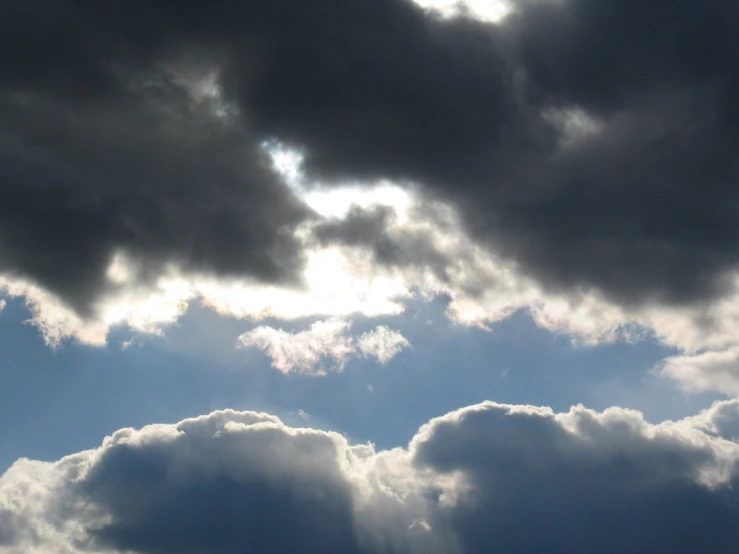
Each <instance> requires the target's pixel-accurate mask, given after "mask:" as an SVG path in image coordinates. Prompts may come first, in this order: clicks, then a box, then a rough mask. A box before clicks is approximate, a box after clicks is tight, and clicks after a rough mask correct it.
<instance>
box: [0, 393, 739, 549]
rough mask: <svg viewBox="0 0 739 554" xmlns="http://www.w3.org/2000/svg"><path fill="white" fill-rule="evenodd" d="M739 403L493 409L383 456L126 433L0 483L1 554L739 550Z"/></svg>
mask: <svg viewBox="0 0 739 554" xmlns="http://www.w3.org/2000/svg"><path fill="white" fill-rule="evenodd" d="M736 403H737V401H728V402H723V403H718V404H716V405H715V406H714V407H712V408H711V409H709V410H707V411H705V412H703V413H701V414H699V415H698V416H696V417H694V418H689V419H687V420H684V421H681V422H676V423H672V422H668V423H665V424H662V425H660V426H650V425H648V424H647V423H646V422H645V421H644V419H643V418H642V416H641V414H638V413H636V412H629V411H628V410H623V409H621V408H611V409H610V410H608V411H606V412H604V413H600V414H599V413H596V412H592V411H588V410H586V409H584V408H582V407H576V408H573V409H572V410H571V411H570V412H569V413H565V414H553V413H552V412H551V411H550V410H547V409H542V408H536V407H532V406H505V405H498V404H494V403H490V402H487V403H483V404H480V405H477V406H470V407H468V408H464V409H462V410H459V411H457V412H453V413H451V414H447V415H445V416H443V417H440V418H437V419H434V420H432V421H431V422H429V423H428V424H427V425H425V426H423V427H422V428H421V429H420V430H419V432H418V434H417V435H416V437H415V438H414V439H413V441H412V442H411V444H410V447H409V449H408V450H402V449H396V450H393V451H386V452H380V453H375V452H374V451H373V450H372V449H371V448H370V447H368V446H359V447H352V446H349V445H348V444H347V442H346V440H345V439H343V437H341V436H339V435H336V434H332V433H325V432H323V431H318V430H313V429H291V428H289V427H286V426H284V425H283V424H281V423H280V422H279V420H277V419H276V418H274V417H271V416H268V415H266V414H256V413H250V412H233V411H224V412H214V413H212V414H210V415H208V416H202V417H200V418H196V419H191V420H185V421H182V422H180V423H178V424H177V425H159V426H151V427H146V428H144V429H142V430H140V431H134V430H131V429H124V430H121V431H118V432H116V433H114V434H113V436H112V437H109V438H107V439H106V440H105V441H104V443H103V446H102V447H101V448H100V449H97V450H93V451H88V452H82V453H79V454H75V455H73V456H70V457H67V458H64V459H62V460H60V461H59V462H55V463H53V464H43V463H40V462H30V461H28V460H20V461H18V462H17V463H16V464H15V465H14V466H13V467H11V468H10V469H9V470H8V471H7V472H6V473H5V474H4V475H3V476H1V477H0V532H1V534H0V552H3V553H5V552H33V551H38V552H69V553H73V552H74V553H76V552H84V551H95V552H122V551H123V552H132V553H136V554H155V553H156V554H168V553H178V554H180V553H182V554H185V553H188V554H189V553H193V554H195V553H199V554H201V553H209V554H210V553H213V554H215V553H230V552H239V553H242V552H322V553H323V552H346V553H378V554H379V553H380V552H394V553H396V554H404V553H408V554H428V553H436V554H451V553H454V552H458V553H463V554H483V553H508V552H531V553H542V554H545V553H552V552H572V553H574V554H578V553H583V554H585V553H588V554H590V553H592V552H609V553H620V552H623V553H627V552H628V553H634V554H641V553H644V554H654V553H682V552H685V553H691V554H693V553H696V552H701V553H706V554H714V553H729V552H734V551H735V550H736V541H737V539H739V526H738V525H737V523H738V522H739V498H738V497H737V485H739V483H738V482H737V469H738V468H737V461H738V460H739V444H737V443H736V442H732V441H729V440H726V439H723V438H720V436H719V435H720V434H721V433H716V432H715V429H718V428H719V427H722V426H723V428H725V426H726V425H727V424H729V425H734V426H735V424H736V422H735V421H734V420H735V416H736V413H737V410H736ZM34 549H36V550H34Z"/></svg>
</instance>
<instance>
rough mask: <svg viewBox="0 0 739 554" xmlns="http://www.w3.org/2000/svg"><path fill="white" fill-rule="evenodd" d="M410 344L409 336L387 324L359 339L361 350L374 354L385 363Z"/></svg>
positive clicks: (366, 353) (364, 352)
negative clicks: (406, 336)
mask: <svg viewBox="0 0 739 554" xmlns="http://www.w3.org/2000/svg"><path fill="white" fill-rule="evenodd" d="M410 345H411V343H410V341H409V340H408V339H407V338H405V337H404V336H403V335H401V334H400V333H399V332H398V331H393V330H392V329H390V328H389V327H388V326H387V325H380V326H378V327H377V328H375V329H374V330H373V331H369V332H367V333H364V334H363V335H362V336H361V337H359V339H358V341H357V346H358V347H359V350H361V352H362V353H363V354H364V355H365V356H373V357H375V358H377V359H378V360H379V361H380V363H383V364H386V363H388V362H389V361H390V360H392V359H393V358H394V357H395V356H397V355H398V354H400V352H402V351H403V349H404V348H409V347H410Z"/></svg>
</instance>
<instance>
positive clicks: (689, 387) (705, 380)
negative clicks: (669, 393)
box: [658, 347, 739, 396]
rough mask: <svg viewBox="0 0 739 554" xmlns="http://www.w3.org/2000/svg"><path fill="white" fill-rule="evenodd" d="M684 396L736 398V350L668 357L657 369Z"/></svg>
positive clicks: (738, 357) (738, 382) (738, 371)
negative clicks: (702, 394) (709, 394)
mask: <svg viewBox="0 0 739 554" xmlns="http://www.w3.org/2000/svg"><path fill="white" fill-rule="evenodd" d="M658 371H659V373H660V374H661V375H663V376H664V377H668V378H670V379H674V380H675V381H677V382H678V384H679V385H680V386H681V387H682V388H683V390H685V391H686V392H718V393H722V394H726V395H731V396H737V395H739V347H733V348H729V349H726V350H719V351H708V352H703V353H700V354H696V355H680V356H671V357H669V358H667V359H666V360H664V361H663V362H662V363H661V364H660V366H659V369H658Z"/></svg>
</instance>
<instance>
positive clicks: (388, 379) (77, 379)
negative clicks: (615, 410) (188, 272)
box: [0, 300, 715, 468]
mask: <svg viewBox="0 0 739 554" xmlns="http://www.w3.org/2000/svg"><path fill="white" fill-rule="evenodd" d="M445 309H446V303H445V302H444V301H441V300H437V301H434V302H431V303H427V302H423V301H415V302H411V303H409V306H408V309H407V310H406V312H405V313H404V314H403V315H401V316H395V317H384V318H361V317H359V318H355V319H353V331H354V332H355V333H356V334H358V335H361V334H362V333H364V332H367V331H369V330H371V329H373V328H375V327H376V326H377V325H388V326H389V327H390V328H392V329H396V330H398V331H399V332H401V333H402V334H403V336H405V337H407V338H408V340H409V341H410V342H411V343H412V344H413V347H412V350H410V351H407V352H403V353H401V354H399V355H398V356H397V357H396V358H394V359H393V360H390V361H389V362H388V364H387V365H385V366H381V365H379V364H377V363H376V362H375V361H372V360H370V359H363V358H358V359H355V360H352V361H351V362H350V363H348V364H347V366H346V368H345V369H344V371H343V372H340V373H332V374H329V375H327V376H325V377H320V378H316V377H310V376H299V375H282V374H280V373H279V372H278V371H275V370H274V369H273V368H272V367H270V360H269V359H268V358H266V357H265V356H264V355H263V354H262V353H260V352H258V351H249V350H237V349H236V348H235V341H236V338H237V337H238V336H239V335H240V334H241V333H243V332H245V331H247V330H249V329H251V328H254V327H256V326H257V325H261V324H269V325H279V326H282V327H283V328H284V329H286V330H288V331H298V330H300V329H304V328H306V327H307V326H308V325H309V324H310V322H312V321H315V319H308V320H299V321H295V322H288V323H286V322H280V321H277V320H270V319H268V320H265V321H263V322H259V323H255V322H250V321H248V320H241V319H236V318H232V317H223V316H220V315H219V314H217V313H215V312H213V311H212V310H210V309H208V308H205V307H200V306H198V305H195V304H193V305H192V306H190V308H189V309H188V310H187V311H186V312H185V314H184V315H183V317H182V318H181V319H180V321H179V322H178V323H177V324H176V325H174V326H172V327H169V328H168V329H167V331H166V333H165V334H164V336H162V337H142V336H140V335H137V334H135V333H134V334H132V333H131V332H130V331H127V330H126V329H122V328H121V329H116V330H114V332H113V333H112V334H111V337H110V341H109V344H108V346H106V347H103V348H93V347H89V346H83V345H79V344H75V343H65V344H63V345H62V346H60V347H59V348H58V349H56V350H51V349H48V348H45V347H43V342H42V339H41V338H40V337H39V335H38V332H37V330H36V329H35V328H34V327H32V326H30V325H22V324H21V322H22V321H23V320H25V319H27V318H28V316H29V314H28V312H27V310H26V309H25V308H24V306H23V304H22V303H21V302H19V301H18V300H10V301H9V302H8V306H7V307H6V309H5V310H4V311H3V312H2V314H0V359H2V360H3V371H2V372H0V436H2V437H3V441H1V442H0V468H4V467H7V466H8V465H9V464H10V463H12V462H13V461H14V460H15V459H17V458H18V457H21V456H28V457H31V458H36V459H45V460H51V459H56V458H58V457H60V456H62V455H65V454H69V453H71V452H73V451H77V450H83V449H86V448H90V447H93V446H95V445H96V444H98V442H99V439H100V437H101V436H104V435H106V434H109V433H111V432H113V431H114V430H116V429H119V428H122V427H129V426H134V427H140V426H143V425H146V424H148V423H151V422H152V421H159V422H174V421H178V420H180V419H182V418H185V417H190V416H194V415H198V414H202V413H208V412H210V411H212V410H216V409H226V408H233V409H240V410H247V409H248V410H258V411H266V412H269V413H272V414H275V415H278V416H279V417H281V418H282V419H283V420H285V421H286V422H288V423H290V424H291V425H297V426H302V425H308V426H311V427H314V428H320V429H327V430H335V431H338V432H340V433H343V434H345V435H346V436H348V437H349V438H350V439H352V440H354V441H357V442H366V441H372V442H375V443H376V444H377V445H378V447H379V448H391V447H394V446H402V445H404V444H406V443H407V441H408V440H409V439H410V437H411V436H412V434H413V433H414V432H415V431H416V430H417V429H418V427H419V426H420V425H421V424H422V423H424V422H425V421H427V420H428V419H430V418H432V417H435V416H437V415H439V414H441V413H446V412H448V411H451V410H454V409H457V408H459V407H460V406H465V405H470V404H474V403H476V402H480V401H482V400H484V399H487V398H493V399H495V400H496V401H500V402H509V403H521V404H536V405H551V406H552V407H553V408H555V409H556V410H560V411H561V410H567V409H569V407H570V405H573V404H577V403H580V402H583V403H585V404H586V405H588V406H590V407H593V408H595V409H599V410H600V409H605V408H607V407H609V406H612V405H621V406H624V407H629V408H636V409H640V410H642V411H644V413H645V416H646V418H647V420H649V421H652V422H659V421H662V420H664V419H666V418H672V419H676V418H680V417H683V416H685V415H690V414H693V413H696V412H697V411H698V410H699V409H700V408H701V407H704V406H706V405H708V404H709V403H710V401H711V400H713V399H714V398H715V396H713V395H696V396H692V395H691V396H685V395H683V393H681V392H680V391H679V390H678V389H677V388H676V387H674V386H672V384H671V383H670V382H668V381H665V380H660V379H658V378H657V377H656V376H653V375H650V374H649V373H648V370H649V369H650V368H651V367H652V366H653V365H654V364H655V363H656V362H657V361H658V360H660V359H662V358H664V357H665V356H666V355H668V354H670V353H672V352H673V351H672V350H668V349H666V348H665V347H663V346H661V345H659V344H658V343H655V342H654V341H651V340H645V341H641V342H639V343H636V344H628V343H614V344H603V345H600V346H588V347H575V346H573V345H572V344H571V342H570V340H569V339H568V338H567V337H566V336H563V335H557V334H552V333H550V332H548V331H546V330H543V329H541V328H539V327H537V326H536V325H535V324H534V323H533V322H532V320H531V318H530V317H529V316H528V315H527V314H526V313H525V312H521V313H519V314H516V315H514V316H512V317H511V318H509V319H507V320H505V321H503V322H500V323H498V324H496V325H494V326H493V327H492V331H490V332H487V331H482V330H479V329H474V328H473V329H470V328H466V327H462V326H459V325H453V324H450V323H449V321H448V320H447V319H446V317H445V316H444V312H445ZM132 337H133V342H132V343H131V344H130V345H129V346H127V347H126V348H122V345H124V344H126V343H128V342H129V341H131V339H132Z"/></svg>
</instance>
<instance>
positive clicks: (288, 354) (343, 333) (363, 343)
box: [236, 318, 410, 375]
mask: <svg viewBox="0 0 739 554" xmlns="http://www.w3.org/2000/svg"><path fill="white" fill-rule="evenodd" d="M350 328H351V323H350V322H348V321H345V320H343V319H338V318H333V319H329V320H326V321H317V322H315V323H313V324H312V325H311V326H310V327H309V328H308V329H306V330H305V331H298V332H293V333H288V332H287V331H284V330H283V329H275V328H274V327H268V326H265V325H262V326H259V327H257V328H255V329H252V330H251V331H247V332H246V333H244V334H242V335H241V336H239V338H238V339H237V341H236V345H237V348H258V349H260V350H262V351H263V352H264V353H265V354H266V355H267V356H269V357H270V358H271V359H272V367H274V368H275V369H277V370H279V371H281V372H282V373H291V372H296V373H303V374H308V375H325V374H326V371H327V370H341V369H343V368H344V366H346V364H347V362H348V361H349V359H350V358H352V357H353V356H354V355H356V353H357V351H358V350H359V351H361V352H362V353H364V355H365V356H373V357H375V358H377V359H378V360H379V361H380V362H381V363H383V364H385V363H387V362H389V361H390V360H391V359H392V358H393V357H394V356H395V355H396V354H398V353H399V352H400V351H401V350H402V349H403V348H406V347H408V346H410V342H408V340H407V339H406V338H405V337H404V336H403V335H401V334H400V333H399V332H397V331H393V330H392V329H390V328H388V327H387V326H384V325H383V326H378V327H377V328H376V329H374V330H372V331H370V332H367V333H364V334H363V335H362V336H361V337H359V339H358V340H356V341H355V340H354V338H352V337H351V336H349V335H348V334H347V333H348V331H349V330H350Z"/></svg>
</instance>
